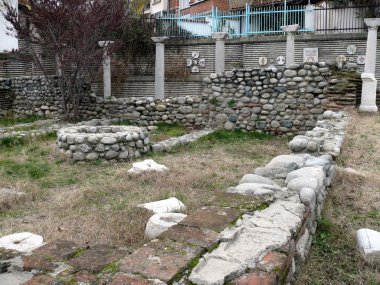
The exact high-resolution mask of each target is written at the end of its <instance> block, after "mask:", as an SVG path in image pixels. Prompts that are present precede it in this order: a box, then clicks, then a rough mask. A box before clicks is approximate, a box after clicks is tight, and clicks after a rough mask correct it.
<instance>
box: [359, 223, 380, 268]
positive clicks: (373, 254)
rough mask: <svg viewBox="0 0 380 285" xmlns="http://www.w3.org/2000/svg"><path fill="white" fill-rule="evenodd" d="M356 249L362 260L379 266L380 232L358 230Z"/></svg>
mask: <svg viewBox="0 0 380 285" xmlns="http://www.w3.org/2000/svg"><path fill="white" fill-rule="evenodd" d="M356 241H357V245H358V249H359V251H360V253H361V255H362V256H363V258H364V260H365V261H366V262H367V263H369V264H371V265H373V266H379V265H380V232H377V231H374V230H371V229H360V230H358V231H357V232H356Z"/></svg>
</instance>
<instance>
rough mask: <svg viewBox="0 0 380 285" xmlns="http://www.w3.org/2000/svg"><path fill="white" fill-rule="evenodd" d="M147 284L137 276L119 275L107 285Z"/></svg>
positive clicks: (147, 282) (147, 283) (147, 284)
mask: <svg viewBox="0 0 380 285" xmlns="http://www.w3.org/2000/svg"><path fill="white" fill-rule="evenodd" d="M149 284H152V282H149V281H147V280H145V279H143V278H141V277H139V276H135V275H131V274H119V275H117V276H116V278H114V279H113V280H112V281H111V283H109V285H149Z"/></svg>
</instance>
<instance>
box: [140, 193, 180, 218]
mask: <svg viewBox="0 0 380 285" xmlns="http://www.w3.org/2000/svg"><path fill="white" fill-rule="evenodd" d="M138 207H141V208H145V209H147V210H149V211H152V212H153V213H155V214H161V213H181V212H182V213H183V212H186V206H185V205H184V204H183V203H182V202H181V201H180V200H178V199H177V198H175V197H172V198H169V199H165V200H160V201H155V202H150V203H145V204H140V205H138Z"/></svg>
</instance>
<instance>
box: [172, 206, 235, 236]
mask: <svg viewBox="0 0 380 285" xmlns="http://www.w3.org/2000/svg"><path fill="white" fill-rule="evenodd" d="M239 215H240V213H239V211H238V210H236V209H232V208H202V209H199V210H196V211H195V212H193V213H191V214H190V215H188V216H187V217H186V218H185V219H183V220H182V221H181V222H179V224H180V225H185V226H189V227H197V228H203V229H211V230H215V231H221V230H223V229H224V228H225V227H226V226H227V225H228V224H231V223H232V222H233V221H235V220H236V219H237V218H238V217H239ZM206 217H207V218H206Z"/></svg>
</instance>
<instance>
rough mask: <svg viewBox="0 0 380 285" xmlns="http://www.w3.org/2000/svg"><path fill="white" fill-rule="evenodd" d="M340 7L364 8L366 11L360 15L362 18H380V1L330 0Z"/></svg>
mask: <svg viewBox="0 0 380 285" xmlns="http://www.w3.org/2000/svg"><path fill="white" fill-rule="evenodd" d="M329 2H331V3H333V4H334V5H336V6H338V7H347V6H363V7H365V9H364V10H363V11H362V12H361V13H360V14H358V17H361V18H377V17H380V1H379V0H330V1H329Z"/></svg>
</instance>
